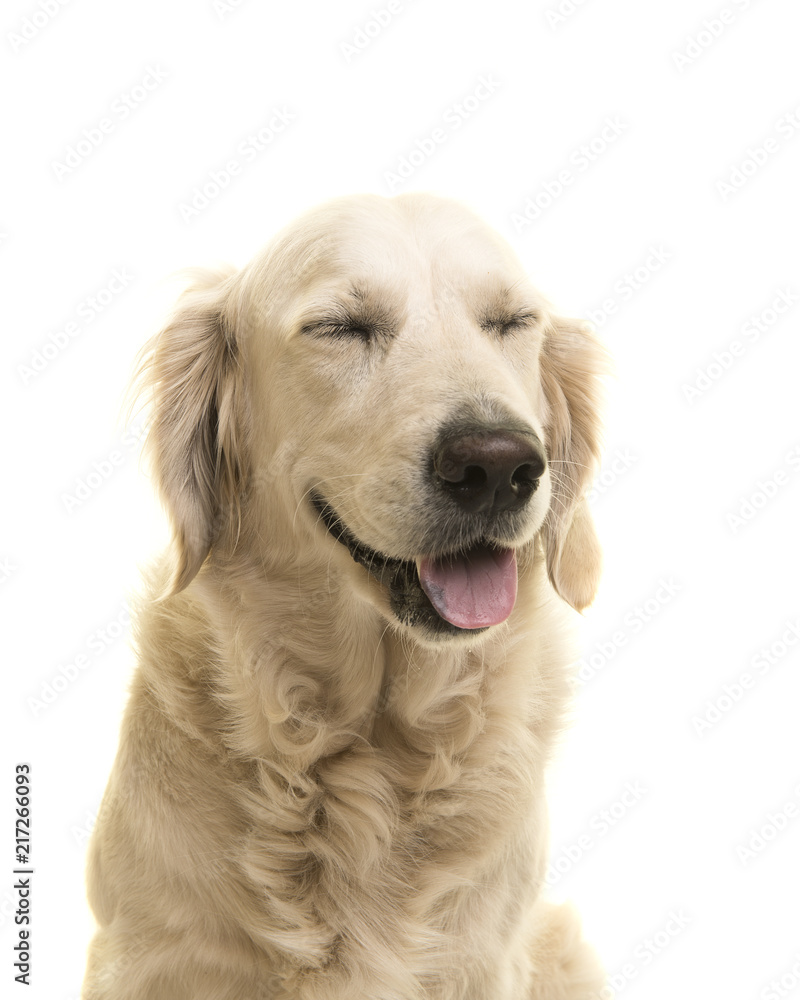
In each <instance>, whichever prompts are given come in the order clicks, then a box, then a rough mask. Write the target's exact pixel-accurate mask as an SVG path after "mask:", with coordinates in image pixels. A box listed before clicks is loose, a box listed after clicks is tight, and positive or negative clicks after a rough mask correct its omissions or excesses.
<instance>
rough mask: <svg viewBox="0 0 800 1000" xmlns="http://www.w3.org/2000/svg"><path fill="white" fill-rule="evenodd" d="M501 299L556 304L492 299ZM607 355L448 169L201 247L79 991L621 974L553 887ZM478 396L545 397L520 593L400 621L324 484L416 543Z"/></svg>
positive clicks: (481, 999) (591, 585) (157, 992)
mask: <svg viewBox="0 0 800 1000" xmlns="http://www.w3.org/2000/svg"><path fill="white" fill-rule="evenodd" d="M342 300H347V301H352V302H354V303H356V304H357V305H358V306H359V307H360V308H364V309H367V310H370V311H371V312H370V315H372V316H373V317H374V330H375V331H376V333H375V336H374V337H373V342H371V343H370V344H365V343H364V342H363V340H362V339H360V338H359V337H358V336H349V337H342V336H331V335H329V334H325V332H324V331H323V332H322V333H320V332H319V330H318V328H317V327H315V324H318V323H319V321H320V317H324V316H327V315H328V314H329V313H330V312H331V309H332V308H334V306H332V302H341V301H342ZM506 307H508V308H514V309H517V310H519V309H520V308H521V309H523V310H525V311H527V312H529V313H531V314H532V315H533V316H534V319H533V320H531V321H530V324H529V325H527V326H525V328H523V329H512V330H509V331H506V332H504V333H502V335H501V334H500V333H498V331H497V330H494V329H492V327H491V323H489V324H488V325H487V324H486V323H485V322H484V323H483V325H482V321H483V320H484V319H485V316H486V313H487V310H488V311H489V313H491V314H492V316H493V315H494V313H493V310H494V311H497V310H501V311H502V310H503V309H505V308H506ZM336 308H338V307H336ZM491 318H492V317H491V316H490V319H491ZM603 367H604V357H603V354H602V351H601V350H600V348H599V346H598V344H597V343H596V342H595V340H594V339H593V337H592V336H591V334H590V333H589V332H588V331H587V330H586V329H585V328H584V327H583V326H582V325H581V324H579V323H575V322H572V321H566V320H563V319H561V318H559V317H557V316H555V315H554V314H553V313H552V310H551V309H550V308H549V306H548V305H547V303H546V302H545V301H544V300H543V299H542V298H541V296H540V295H539V294H538V293H537V292H536V291H535V290H534V289H533V288H532V287H531V286H530V284H529V283H528V281H527V278H526V277H525V275H524V273H523V272H522V271H521V269H520V265H519V264H518V262H517V261H516V259H515V258H514V256H513V255H512V253H511V251H510V250H509V249H508V247H507V246H506V245H505V244H504V243H503V242H502V240H501V239H500V238H499V237H498V236H496V235H495V234H493V233H492V232H490V231H489V230H487V229H486V228H485V227H484V226H483V225H482V224H481V223H480V222H479V221H478V220H477V219H476V218H475V217H474V216H472V215H471V214H470V213H469V212H467V211H466V210H465V209H463V208H462V207H460V206H458V205H456V204H454V203H451V202H448V201H445V200H442V199H438V198H433V197H431V196H424V195H402V196H400V197H397V198H393V199H383V198H378V197H373V196H363V197H356V198H347V199H340V200H338V201H335V202H332V203H329V204H327V205H325V206H323V207H322V208H320V209H318V210H316V211H315V212H312V213H310V214H309V215H307V216H306V217H304V218H302V219H301V220H300V221H299V222H297V223H295V224H294V225H292V226H290V227H289V228H288V229H287V230H285V231H284V232H283V233H281V234H279V236H278V237H277V238H276V239H275V241H274V242H273V243H272V244H271V245H270V246H269V247H268V248H267V249H266V251H265V252H264V253H263V254H262V255H261V256H259V257H257V258H256V259H255V260H254V261H253V262H252V263H251V265H250V266H248V267H246V268H245V269H244V270H242V271H241V272H233V271H229V272H224V273H222V272H220V273H212V272H198V273H197V274H195V276H194V278H193V284H192V287H191V288H190V290H189V291H188V292H187V293H186V294H185V296H184V297H183V298H182V299H181V301H180V302H179V304H178V308H177V311H176V313H175V315H174V317H173V319H172V321H171V322H170V323H169V324H168V325H167V326H166V328H165V329H164V330H163V331H162V332H161V334H160V335H159V336H158V337H157V338H155V340H154V342H153V344H152V345H151V347H150V350H149V352H148V355H147V359H146V361H145V363H144V365H143V369H142V379H143V384H144V387H145V388H146V390H147V391H148V392H149V395H150V397H151V404H152V423H151V430H150V437H149V447H150V450H151V458H152V463H153V469H154V473H155V476H156V481H157V483H158V486H159V489H160V491H161V494H162V497H163V500H164V502H165V505H166V507H167V509H168V511H169V514H170V516H171V518H172V521H173V525H174V530H175V548H174V551H173V552H172V553H170V554H168V555H167V556H165V558H164V559H163V561H162V562H160V563H159V564H158V565H157V566H156V567H155V568H154V569H153V571H152V573H151V574H150V576H149V579H148V581H147V587H146V589H145V592H144V596H143V597H142V598H141V601H140V605H139V608H138V612H137V614H136V625H135V638H136V644H137V648H138V659H139V665H138V669H137V672H136V675H135V678H134V681H133V686H132V691H131V695H130V701H129V704H128V708H127V712H126V715H125V720H124V723H123V726H122V732H121V736H120V746H119V753H118V756H117V760H116V763H115V764H114V768H113V771H112V774H111V778H110V781H109V786H108V789H107V792H106V795H105V798H104V800H103V804H102V808H101V811H100V815H99V817H98V822H97V828H96V832H95V834H94V836H93V839H92V844H91V853H90V861H89V874H88V880H89V897H90V902H91V905H92V907H93V909H94V912H95V914H96V917H97V921H98V925H99V927H98V930H97V933H96V936H95V938H94V940H93V942H92V945H91V948H90V954H89V963H88V969H87V975H86V981H85V985H84V993H83V997H84V998H85V1000H268V998H269V1000H423V998H431V1000H434V998H435V1000H587V998H589V997H591V996H593V995H594V993H595V991H598V990H600V989H601V988H602V984H603V976H602V973H601V972H600V971H599V969H598V967H597V965H596V962H595V959H594V956H593V954H592V952H591V951H590V949H589V948H588V947H587V946H586V945H585V944H583V943H582V940H581V936H580V931H579V926H578V921H577V918H576V917H575V915H574V914H573V912H572V911H571V910H569V909H568V908H565V907H555V906H552V905H551V904H548V903H546V902H544V901H543V900H542V899H541V897H540V891H541V889H542V886H543V878H544V873H545V869H546V864H547V857H548V834H547V816H546V806H545V800H544V771H545V767H546V764H547V761H548V758H549V756H550V754H551V750H552V748H553V744H554V740H555V739H556V737H557V735H558V733H559V730H560V728H561V726H562V718H563V713H564V709H565V704H566V700H567V696H568V680H567V671H568V667H569V666H570V664H571V662H573V660H574V658H575V649H574V648H573V645H572V640H571V638H570V636H571V632H572V624H573V622H572V616H574V611H573V610H571V608H570V607H569V606H568V604H572V605H573V607H576V608H582V607H584V606H585V605H586V604H588V603H589V602H590V601H591V600H592V598H593V596H594V592H595V588H596V585H597V578H598V574H599V550H598V546H597V541H596V538H595V534H594V529H593V526H592V522H591V518H590V515H589V513H588V508H587V506H586V502H585V500H584V499H582V498H583V495H584V491H585V489H586V487H587V486H588V484H589V483H590V481H591V478H592V475H593V469H594V466H595V464H596V461H597V458H598V453H599V442H598V420H597V409H598V385H599V378H598V376H599V375H600V374H601V372H602V370H603ZM462 410H463V411H464V412H467V413H469V414H471V415H472V416H481V417H482V418H484V419H487V420H491V419H492V418H493V416H494V415H495V414H496V413H511V414H513V415H514V417H515V418H516V419H517V420H519V421H521V422H524V423H525V424H527V425H529V426H530V427H531V428H532V429H533V430H535V431H536V432H537V433H538V434H539V436H540V438H541V440H542V441H543V442H544V443H545V446H546V449H547V456H548V470H547V472H546V473H545V475H544V476H543V477H542V480H541V483H540V486H539V489H538V490H537V491H536V493H535V494H534V499H533V502H532V504H531V506H530V510H529V512H528V513H527V515H526V517H527V520H526V522H525V525H524V529H523V530H521V531H520V533H519V537H518V538H517V539H515V546H516V548H517V558H518V562H519V595H518V598H517V602H516V605H515V607H514V610H513V612H512V613H511V616H510V618H509V619H508V621H507V622H505V623H503V624H502V625H495V626H493V627H491V628H490V629H488V631H486V632H483V633H479V634H474V635H470V634H469V633H467V634H466V635H465V636H461V637H454V638H450V637H444V638H438V639H436V638H431V637H429V636H426V635H425V634H423V633H420V630H419V629H417V628H412V627H408V626H405V625H401V624H400V622H398V620H397V619H396V618H395V617H394V616H393V615H392V612H391V610H390V608H389V605H388V598H387V595H386V592H385V590H384V588H383V587H382V585H381V584H379V583H378V582H377V581H376V580H375V579H374V577H372V576H371V575H369V574H368V573H367V572H366V571H365V570H364V569H363V568H362V567H361V566H359V565H357V564H356V563H355V562H354V561H353V559H352V558H351V556H350V554H349V552H348V551H347V549H346V548H345V546H344V545H342V544H341V543H340V542H338V541H336V540H335V539H334V538H333V537H332V536H331V535H330V534H329V533H328V532H327V531H326V529H325V528H324V526H323V525H322V524H320V523H319V520H318V518H317V515H316V513H315V510H314V508H313V507H312V506H311V504H310V502H309V493H310V491H311V490H312V489H315V490H320V489H321V490H322V491H323V492H324V493H325V496H326V497H327V498H328V499H329V500H332V501H333V502H334V503H335V506H336V509H337V512H338V513H339V515H340V516H341V517H342V519H343V521H345V522H346V523H347V525H348V527H349V528H350V529H351V530H352V531H353V532H354V534H355V535H356V536H357V537H359V538H360V539H361V541H363V542H364V543H365V544H367V545H369V546H370V547H371V548H373V549H375V550H377V551H380V552H382V553H385V554H386V555H389V556H394V557H397V558H413V557H415V556H418V555H422V554H423V553H421V552H420V551H419V550H418V548H417V547H416V546H417V545H418V544H419V539H420V538H421V537H422V534H423V533H424V532H425V531H429V529H430V530H433V528H434V527H435V523H436V522H435V516H434V515H435V512H433V511H430V510H428V509H426V507H425V506H424V504H422V502H421V499H420V494H419V483H420V478H421V476H423V475H424V469H423V468H422V467H421V466H422V465H423V464H424V463H423V462H422V460H421V456H423V455H424V454H425V453H426V449H428V448H429V447H430V442H431V440H432V439H433V437H434V435H435V434H436V432H437V429H438V428H439V427H440V426H441V424H442V423H443V422H444V421H446V420H447V419H449V418H451V416H452V414H453V413H454V412H456V413H457V412H461V411H462ZM428 537H430V532H429V534H428Z"/></svg>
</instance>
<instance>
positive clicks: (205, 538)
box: [143, 194, 604, 641]
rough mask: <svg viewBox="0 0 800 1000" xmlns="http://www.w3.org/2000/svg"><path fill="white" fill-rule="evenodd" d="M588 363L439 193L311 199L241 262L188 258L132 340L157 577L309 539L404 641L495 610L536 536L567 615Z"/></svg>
mask: <svg viewBox="0 0 800 1000" xmlns="http://www.w3.org/2000/svg"><path fill="white" fill-rule="evenodd" d="M603 369H604V353H603V351H602V349H601V348H600V346H599V344H598V343H597V342H596V340H595V339H594V338H593V336H592V335H591V333H590V332H589V331H588V330H587V329H586V328H585V327H584V326H583V325H582V324H580V323H577V322H573V321H568V320H564V319H561V318H559V317H557V316H555V315H554V314H553V313H552V311H551V309H550V308H549V306H548V304H547V302H546V301H545V300H544V299H543V298H542V296H541V295H539V294H538V293H537V292H536V290H535V289H534V288H533V287H532V286H531V284H530V283H529V281H528V279H527V277H526V276H525V274H524V273H523V271H522V269H521V267H520V264H519V263H518V261H517V260H516V258H515V257H514V255H513V253H512V252H511V250H510V249H509V247H508V246H507V245H506V244H505V243H504V242H503V241H502V240H501V239H500V237H499V236H497V235H496V234H494V233H493V232H491V231H490V230H488V229H487V228H486V227H485V226H484V225H483V224H482V223H481V222H480V221H479V220H478V219H477V218H475V216H473V215H472V214H471V213H469V212H468V211H467V210H465V209H464V208H462V207H461V206H459V205H457V204H455V203H452V202H449V201H446V200H443V199H439V198H434V197H431V196H427V195H419V194H409V195H401V196H399V197H396V198H392V199H384V198H379V197H377V196H360V197H353V198H345V199H340V200H337V201H334V202H331V203H329V204H327V205H325V206H323V207H322V208H320V209H317V210H316V211H314V212H312V213H309V214H308V215H307V216H305V217H303V218H302V219H300V220H299V221H298V222H297V223H295V224H293V225H292V226H290V227H289V228H288V229H286V230H285V231H284V232H282V233H281V234H279V236H278V237H277V238H276V239H275V241H274V242H273V243H272V244H271V245H270V246H269V247H268V248H267V249H266V250H265V251H264V253H263V254H262V255H260V256H259V257H257V258H256V259H255V260H254V261H253V262H252V263H251V265H249V266H248V267H247V268H245V269H244V270H243V271H241V272H238V273H234V272H227V273H220V274H211V273H209V272H203V273H201V274H199V275H198V276H197V277H196V280H195V283H194V285H193V287H192V288H191V289H190V290H189V291H188V292H187V293H186V294H185V296H184V297H183V299H182V300H181V301H180V302H179V305H178V310H177V312H176V315H175V316H174V318H173V319H172V321H171V322H170V323H169V324H168V326H167V327H166V328H165V329H164V330H163V331H162V332H161V334H160V335H159V336H158V337H157V338H156V339H155V341H154V343H153V345H152V346H151V349H150V352H149V354H148V357H147V361H146V363H145V365H144V369H143V371H144V374H145V378H146V381H147V382H148V384H149V386H150V388H151V392H152V402H153V414H152V424H151V431H150V447H151V449H152V456H153V460H154V467H155V472H156V477H157V482H158V485H159V488H160V490H161V493H162V496H163V499H164V501H165V503H166V506H167V508H168V510H169V512H170V515H171V518H172V521H173V525H174V530H175V538H176V542H177V552H178V560H177V566H176V571H175V575H174V578H173V584H172V589H173V590H174V591H177V590H180V589H182V588H184V587H185V586H187V584H188V583H189V582H190V581H191V580H192V578H193V577H194V576H195V575H196V574H197V572H198V571H199V569H200V567H201V566H202V564H203V563H204V561H205V560H206V558H207V557H208V556H209V553H210V552H212V551H218V552H220V553H221V552H223V551H224V552H226V553H227V554H228V555H230V553H231V552H233V551H236V549H235V547H236V545H237V544H238V545H239V546H240V548H239V551H241V546H243V545H246V546H256V547H263V551H260V552H259V553H258V559H259V561H260V563H261V564H262V565H267V564H270V563H273V564H274V561H275V560H276V559H277V560H278V561H282V562H283V564H284V565H289V564H290V563H291V562H292V561H295V562H297V561H300V562H302V561H303V559H305V558H310V555H309V553H310V552H312V551H314V552H316V553H322V554H323V558H324V561H325V562H326V563H328V564H331V565H338V566H340V567H341V568H342V569H344V568H345V565H346V567H347V570H346V571H347V572H350V573H353V572H355V573H359V574H363V582H365V583H366V582H367V581H368V580H372V581H373V583H372V584H371V585H370V586H365V587H363V588H362V591H363V594H364V595H366V598H367V599H368V600H370V601H372V602H373V603H374V604H375V606H376V607H377V608H378V609H379V610H380V611H381V612H382V613H383V614H384V615H385V616H386V617H387V618H388V620H390V621H392V622H395V623H399V624H401V625H403V626H405V627H407V628H408V629H410V630H412V631H413V632H414V634H416V635H417V636H419V637H421V638H424V639H425V640H426V641H430V640H431V639H434V638H448V637H453V636H464V635H467V636H472V635H474V634H475V633H476V632H479V631H482V630H486V629H488V628H491V626H493V625H496V624H499V623H500V622H502V621H504V620H505V619H506V618H507V617H508V616H509V614H510V613H511V610H512V607H513V604H514V599H515V594H516V585H517V559H518V556H521V555H525V554H526V553H529V552H530V550H531V547H532V545H533V544H534V539H535V538H536V537H537V536H538V537H539V539H540V540H541V542H542V544H543V548H544V551H545V553H546V559H547V569H548V574H549V577H550V580H551V582H552V584H553V586H554V587H555V589H556V591H557V592H558V593H559V594H560V595H561V596H562V597H563V598H564V599H565V600H566V601H568V602H569V603H570V604H571V605H572V606H573V607H575V608H577V609H582V608H583V607H585V606H586V605H587V604H589V603H590V602H591V600H592V599H593V596H594V593H595V589H596V585H597V581H598V574H599V565H600V557H599V547H598V544H597V540H596V536H595V532H594V527H593V524H592V520H591V517H590V514H589V511H588V508H587V504H586V500H585V498H584V493H585V490H586V489H587V487H588V485H589V483H590V481H591V478H592V475H593V471H594V467H595V465H596V462H597V459H598V452H599V439H598V438H599V432H598V390H599V376H600V374H601V373H602V371H603ZM270 553H271V555H270ZM355 564H360V566H361V569H358V568H356V567H355ZM376 580H377V581H378V585H377V586H376V585H374V581H376Z"/></svg>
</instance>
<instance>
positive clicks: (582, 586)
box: [541, 317, 609, 611]
mask: <svg viewBox="0 0 800 1000" xmlns="http://www.w3.org/2000/svg"><path fill="white" fill-rule="evenodd" d="M608 370H609V362H608V356H607V354H606V352H605V349H604V348H603V347H602V345H601V344H600V342H599V341H598V340H597V339H596V338H595V337H594V335H593V334H592V332H591V330H590V328H589V327H588V325H586V324H584V323H581V322H580V321H578V320H567V319H560V318H558V317H553V318H552V319H551V320H550V323H549V325H548V329H547V331H546V335H545V341H544V345H543V348H542V355H541V377H542V388H543V390H544V395H545V399H546V401H547V420H546V422H545V428H544V430H545V436H546V440H547V452H548V460H549V464H550V474H551V477H552V490H553V492H552V499H551V502H550V510H549V512H548V514H547V518H546V519H545V523H544V525H543V527H542V538H543V541H544V546H545V554H546V558H547V574H548V576H549V577H550V582H551V583H552V584H553V587H554V588H555V590H556V593H558V594H559V595H560V596H561V597H563V598H564V600H565V601H567V602H568V603H569V604H571V605H572V607H573V608H575V609H576V611H582V610H583V609H584V608H585V607H587V606H588V605H589V604H591V603H592V601H593V600H594V597H595V594H596V592H597V586H598V584H599V582H600V568H601V563H602V551H601V548H600V543H599V541H598V538H597V533H596V531H595V527H594V522H593V520H592V515H591V512H590V510H589V505H588V503H587V501H586V497H585V492H586V490H587V489H588V487H589V486H590V484H591V482H592V479H593V478H594V473H595V468H596V466H597V463H598V461H599V458H600V447H601V444H600V403H601V377H602V376H603V375H605V374H607V373H608Z"/></svg>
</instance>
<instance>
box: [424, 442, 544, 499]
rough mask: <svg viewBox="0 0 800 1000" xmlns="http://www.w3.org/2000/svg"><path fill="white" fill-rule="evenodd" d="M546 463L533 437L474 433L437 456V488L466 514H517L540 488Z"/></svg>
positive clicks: (437, 451)
mask: <svg viewBox="0 0 800 1000" xmlns="http://www.w3.org/2000/svg"><path fill="white" fill-rule="evenodd" d="M546 465H547V462H546V460H545V457H544V448H543V447H542V443H541V441H540V440H539V438H538V437H537V436H536V435H535V434H527V433H522V432H520V431H504V430H501V431H470V432H468V433H464V434H459V435H456V436H450V437H448V438H446V439H445V440H444V441H443V442H442V443H441V444H440V445H439V446H438V447H437V448H436V449H435V451H434V456H433V470H434V475H435V477H436V479H437V482H438V485H439V486H441V488H442V489H444V490H445V492H447V493H448V494H449V495H450V496H451V497H452V498H453V500H455V501H456V503H457V504H458V505H459V507H461V508H462V510H464V511H467V512H468V513H473V514H474V513H478V512H480V511H489V510H492V511H495V512H500V511H514V510H518V509H519V508H521V507H523V506H524V505H525V504H526V503H527V502H528V500H529V499H530V498H531V496H532V495H533V492H534V490H535V489H536V487H537V486H538V485H539V479H540V478H541V477H542V475H543V474H544V470H545V468H546Z"/></svg>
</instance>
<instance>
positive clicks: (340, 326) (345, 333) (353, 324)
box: [300, 316, 378, 343]
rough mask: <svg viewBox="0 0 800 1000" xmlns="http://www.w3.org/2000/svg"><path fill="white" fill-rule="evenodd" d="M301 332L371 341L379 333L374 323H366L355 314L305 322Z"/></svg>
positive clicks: (342, 338)
mask: <svg viewBox="0 0 800 1000" xmlns="http://www.w3.org/2000/svg"><path fill="white" fill-rule="evenodd" d="M300 332H301V333H303V334H306V335H308V334H310V335H313V336H318V337H328V338H331V339H333V340H361V341H364V342H365V343H366V342H369V341H370V340H373V339H374V338H375V336H376V334H377V333H378V330H377V328H376V327H375V326H374V325H373V324H372V323H365V322H364V321H363V320H359V319H357V318H356V317H354V316H335V317H333V316H332V317H330V318H329V319H320V320H316V321H314V322H311V323H305V324H304V325H303V326H302V327H301V329H300Z"/></svg>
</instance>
